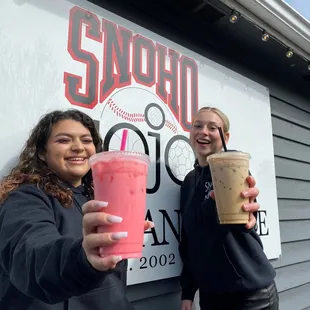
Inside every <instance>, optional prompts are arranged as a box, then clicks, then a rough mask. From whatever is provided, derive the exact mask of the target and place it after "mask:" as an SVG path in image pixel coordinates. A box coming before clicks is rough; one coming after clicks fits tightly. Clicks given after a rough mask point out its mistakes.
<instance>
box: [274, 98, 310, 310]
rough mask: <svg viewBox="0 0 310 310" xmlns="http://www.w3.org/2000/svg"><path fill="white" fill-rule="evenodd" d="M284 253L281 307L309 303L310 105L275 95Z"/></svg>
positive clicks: (280, 271)
mask: <svg viewBox="0 0 310 310" xmlns="http://www.w3.org/2000/svg"><path fill="white" fill-rule="evenodd" d="M270 99H271V113H272V125H273V141H274V152H275V165H276V177H277V193H278V204H279V217H280V229H281V242H282V257H281V258H280V259H278V260H275V261H273V262H272V263H273V265H274V267H275V268H276V271H277V277H276V282H277V285H278V289H279V292H280V310H291V309H296V310H297V309H309V308H310V297H309V292H310V182H309V181H310V165H309V163H310V134H309V130H310V104H309V102H305V101H302V100H299V99H298V98H297V97H296V98H295V100H290V99H289V98H286V96H283V98H282V99H283V100H281V99H280V98H278V97H275V96H271V98H270Z"/></svg>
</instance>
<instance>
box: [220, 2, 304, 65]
mask: <svg viewBox="0 0 310 310" xmlns="http://www.w3.org/2000/svg"><path fill="white" fill-rule="evenodd" d="M220 1H221V2H222V3H224V4H225V5H227V6H228V7H230V8H231V9H234V10H236V11H238V12H239V13H240V14H242V15H243V16H244V17H245V18H247V19H248V20H250V21H251V22H253V23H254V24H256V25H258V26H259V27H261V28H263V29H265V30H266V31H267V32H268V33H269V34H270V35H272V36H273V37H274V38H276V39H277V40H278V41H280V42H281V43H283V44H284V45H286V46H287V47H291V48H292V49H293V50H294V51H295V52H296V53H297V54H299V55H300V56H302V57H303V58H305V59H306V60H308V61H310V22H309V21H308V20H307V19H305V18H304V17H303V16H302V15H300V14H299V13H298V12H297V11H296V10H294V9H293V8H292V7H291V6H290V5H288V4H287V3H286V2H285V1H282V0H220ZM307 1H309V0H307Z"/></svg>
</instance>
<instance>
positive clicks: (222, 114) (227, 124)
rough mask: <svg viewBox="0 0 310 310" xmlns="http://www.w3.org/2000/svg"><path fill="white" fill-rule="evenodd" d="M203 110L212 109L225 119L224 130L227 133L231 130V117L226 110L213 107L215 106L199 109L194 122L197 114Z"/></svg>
mask: <svg viewBox="0 0 310 310" xmlns="http://www.w3.org/2000/svg"><path fill="white" fill-rule="evenodd" d="M203 111H211V112H213V113H215V114H217V115H218V116H219V117H220V119H221V120H222V121H223V124H224V126H223V131H224V133H227V132H229V128H230V122H229V119H228V117H227V116H226V114H225V113H224V112H222V111H221V110H220V109H218V108H213V107H202V108H200V109H199V110H198V112H197V113H196V115H195V116H194V118H193V123H194V120H195V118H196V116H197V115H198V114H199V113H200V112H203Z"/></svg>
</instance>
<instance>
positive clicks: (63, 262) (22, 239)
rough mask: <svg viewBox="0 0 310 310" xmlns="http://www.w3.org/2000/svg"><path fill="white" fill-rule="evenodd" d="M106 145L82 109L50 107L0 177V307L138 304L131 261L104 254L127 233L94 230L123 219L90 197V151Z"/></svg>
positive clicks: (53, 309)
mask: <svg viewBox="0 0 310 310" xmlns="http://www.w3.org/2000/svg"><path fill="white" fill-rule="evenodd" d="M102 150H103V149H102V140H101V138H100V136H99V134H98V132H97V130H96V128H95V125H94V122H93V120H92V119H91V118H90V117H89V116H87V115H86V114H84V113H82V112H80V111H77V110H67V111H64V112H63V111H54V112H51V113H49V114H46V115H45V116H44V117H43V118H42V119H41V120H40V121H39V123H38V124H37V125H36V126H35V127H34V129H33V130H32V133H31V135H30V137H29V139H28V141H27V142H26V145H25V147H24V149H23V150H22V152H21V154H20V157H19V160H18V163H17V164H16V166H15V167H14V168H13V169H12V171H11V173H10V174H9V175H8V176H6V177H5V178H4V179H3V180H2V182H1V184H0V309H5V310H17V309H20V310H21V309H27V310H60V309H61V310H69V309H74V310H86V309H92V310H99V309H100V310H103V309H107V310H129V309H133V308H132V306H131V305H130V303H129V301H128V300H127V298H126V294H125V286H126V272H127V261H126V260H122V258H121V257H118V256H112V257H105V258H102V257H101V256H99V248H100V247H105V246H107V245H109V244H111V243H114V242H117V241H118V240H120V239H121V238H124V237H126V233H124V232H120V233H97V229H96V228H97V227H98V226H103V225H113V223H118V222H120V221H121V220H122V219H121V218H119V217H116V216H114V215H112V214H107V213H105V212H104V207H105V206H106V205H107V203H108V202H102V201H101V202H100V201H94V200H92V199H93V184H92V175H91V170H90V166H89V163H88V159H89V158H90V156H92V155H93V154H95V153H97V152H101V151H102ZM152 225H153V224H152V223H150V222H146V223H145V229H148V228H150V227H151V226H152Z"/></svg>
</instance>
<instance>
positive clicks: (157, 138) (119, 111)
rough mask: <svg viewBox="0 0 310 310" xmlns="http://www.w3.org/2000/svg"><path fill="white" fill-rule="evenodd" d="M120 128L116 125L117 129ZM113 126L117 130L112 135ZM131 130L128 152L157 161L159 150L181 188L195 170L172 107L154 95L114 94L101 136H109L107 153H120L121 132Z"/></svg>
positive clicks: (102, 121)
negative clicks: (143, 155) (190, 172)
mask: <svg viewBox="0 0 310 310" xmlns="http://www.w3.org/2000/svg"><path fill="white" fill-rule="evenodd" d="M115 124H117V125H115ZM111 125H112V126H113V125H114V130H112V132H111V131H109V130H110V128H111ZM123 128H127V129H128V136H127V145H126V149H127V150H128V151H135V152H142V153H148V154H149V155H150V157H151V159H152V161H154V160H155V159H156V155H155V154H156V153H157V152H158V151H159V150H160V157H161V158H162V159H165V165H166V169H167V171H168V173H169V176H170V177H171V179H172V180H173V181H174V182H175V183H177V184H179V183H181V181H182V180H183V179H184V177H185V176H186V174H187V173H188V172H189V171H190V170H192V168H193V163H194V160H195V157H194V153H193V151H192V149H191V147H190V145H189V143H188V139H187V137H185V136H182V135H179V134H178V133H179V132H180V133H182V132H183V131H182V129H180V128H181V127H180V125H179V124H178V122H177V121H176V119H175V117H174V115H173V114H172V112H171V111H170V109H169V107H168V106H167V105H166V104H165V103H163V102H162V101H161V100H160V98H158V97H157V96H156V95H155V94H154V93H153V92H151V91H149V90H147V89H143V88H139V87H128V88H123V89H121V90H119V91H117V92H115V93H114V94H113V95H112V96H111V97H110V98H109V99H108V100H107V102H106V103H105V106H104V108H103V111H102V114H101V119H100V133H101V134H102V136H107V135H108V136H109V137H108V139H106V140H108V146H106V149H109V150H119V148H120V144H121V139H122V129H123Z"/></svg>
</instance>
